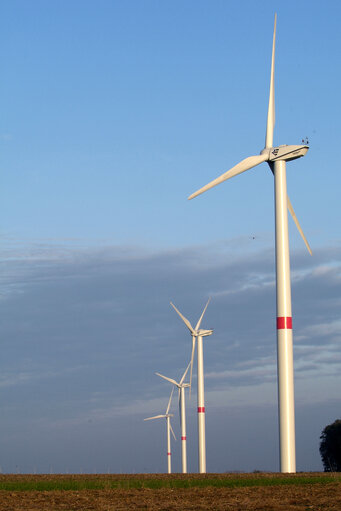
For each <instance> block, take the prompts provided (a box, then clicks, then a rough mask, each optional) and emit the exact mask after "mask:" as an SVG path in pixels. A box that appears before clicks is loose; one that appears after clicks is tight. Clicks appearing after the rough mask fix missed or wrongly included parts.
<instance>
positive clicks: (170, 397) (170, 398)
mask: <svg viewBox="0 0 341 511" xmlns="http://www.w3.org/2000/svg"><path fill="white" fill-rule="evenodd" d="M173 392H174V387H173V388H172V392H171V395H170V396H169V401H168V406H167V410H166V415H167V413H168V412H169V409H170V405H171V401H172V397H173Z"/></svg>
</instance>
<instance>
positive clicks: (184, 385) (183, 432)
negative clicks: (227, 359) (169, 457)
mask: <svg viewBox="0 0 341 511" xmlns="http://www.w3.org/2000/svg"><path fill="white" fill-rule="evenodd" d="M190 365H191V363H189V364H188V366H187V369H186V371H185V372H184V374H183V375H182V378H181V380H180V381H179V383H178V382H177V381H175V380H173V379H172V378H168V377H167V376H164V375H163V374H160V373H156V374H157V375H158V376H160V377H161V378H163V379H164V380H167V381H169V382H170V383H173V385H175V386H176V387H178V389H179V408H180V423H181V458H182V473H183V474H187V445H186V444H187V437H186V407H185V389H186V388H187V387H190V384H189V383H184V380H185V378H186V374H187V372H188V369H189V366H190Z"/></svg>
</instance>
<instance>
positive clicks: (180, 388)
mask: <svg viewBox="0 0 341 511" xmlns="http://www.w3.org/2000/svg"><path fill="white" fill-rule="evenodd" d="M179 422H180V427H181V388H180V387H179Z"/></svg>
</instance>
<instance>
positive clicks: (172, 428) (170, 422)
mask: <svg viewBox="0 0 341 511" xmlns="http://www.w3.org/2000/svg"><path fill="white" fill-rule="evenodd" d="M169 427H170V430H171V432H172V435H173V438H174V440H175V441H176V436H175V433H174V431H173V428H172V425H171V421H169Z"/></svg>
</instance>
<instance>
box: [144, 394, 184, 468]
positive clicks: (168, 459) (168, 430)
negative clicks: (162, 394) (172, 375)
mask: <svg viewBox="0 0 341 511" xmlns="http://www.w3.org/2000/svg"><path fill="white" fill-rule="evenodd" d="M173 392H174V387H173V388H172V392H171V395H170V397H169V401H168V406H167V409H166V413H164V414H163V415H155V416H154V417H147V419H143V420H145V421H152V420H154V419H166V422H167V465H168V474H171V473H172V461H171V456H172V452H171V439H170V434H171V432H172V435H173V437H174V440H176V437H175V434H174V431H173V428H172V425H171V423H170V418H171V417H173V414H172V413H169V409H170V405H171V402H172V396H173Z"/></svg>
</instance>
